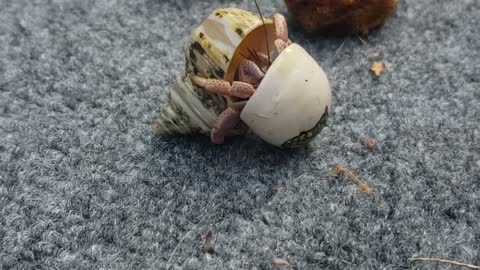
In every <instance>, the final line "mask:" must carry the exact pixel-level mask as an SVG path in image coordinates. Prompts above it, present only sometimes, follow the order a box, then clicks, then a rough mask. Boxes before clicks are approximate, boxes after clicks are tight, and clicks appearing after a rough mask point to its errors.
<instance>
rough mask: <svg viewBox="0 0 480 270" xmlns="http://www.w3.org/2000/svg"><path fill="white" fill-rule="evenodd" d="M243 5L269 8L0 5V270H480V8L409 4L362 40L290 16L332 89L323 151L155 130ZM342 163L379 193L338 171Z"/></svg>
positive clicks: (268, 10) (319, 143) (428, 0)
mask: <svg viewBox="0 0 480 270" xmlns="http://www.w3.org/2000/svg"><path fill="white" fill-rule="evenodd" d="M260 4H261V6H262V7H263V10H264V13H265V14H266V15H271V14H272V13H273V12H275V11H280V12H283V13H286V9H285V6H284V4H283V3H282V2H281V1H276V2H274V3H272V2H270V1H260ZM227 6H235V7H241V8H245V9H250V10H252V11H254V5H253V4H252V1H250V0H243V1H241V3H235V2H233V1H208V2H207V1H191V2H190V1H186V0H184V1H173V0H171V1H160V0H158V1H155V0H140V1H127V0H111V1H93V0H87V1H84V0H78V1H62V0H51V1H50V0H49V1H47V0H46V1H40V0H33V1H29V0H18V1H17V0H15V1H13V0H12V1H9V0H1V1H0V206H1V217H0V241H1V243H0V268H1V269H42V268H45V269H46V268H55V269H67V268H76V269H99V268H104V269H165V268H169V269H202V268H203V269H269V268H270V267H271V264H270V260H271V258H272V256H278V257H280V258H284V259H286V260H288V261H289V262H290V264H291V265H292V268H294V269H409V268H412V267H417V266H418V267H419V268H421V269H453V268H448V267H447V266H446V265H441V267H442V268H440V266H439V265H437V264H432V263H413V262H411V261H410V260H409V259H410V258H411V257H415V256H430V257H441V258H447V259H453V260H458V261H464V262H469V263H474V264H480V225H479V220H480V146H479V143H480V128H479V122H480V114H479V112H480V103H479V99H480V60H479V57H480V54H479V50H480V28H479V26H478V18H479V17H480V2H479V1H476V0H462V1H437V0H424V1H415V0H406V1H401V3H400V7H399V10H398V12H397V14H396V15H395V16H394V17H393V18H392V20H391V21H390V23H389V24H388V25H387V26H386V27H384V28H382V29H380V30H378V31H374V32H373V33H371V34H370V35H369V36H368V38H365V37H363V38H362V39H363V41H364V42H362V41H361V39H360V38H359V37H358V36H350V37H332V36H321V35H306V34H304V33H303V32H302V31H301V29H300V28H299V27H298V25H296V24H294V23H293V22H292V20H291V18H290V17H287V18H288V19H289V22H290V30H291V38H292V39H293V40H295V41H297V42H298V43H300V44H302V45H303V46H304V47H305V48H306V49H307V50H308V51H309V52H310V53H311V54H312V55H313V56H314V58H316V59H317V60H318V61H319V62H320V63H321V65H322V67H323V68H324V70H325V71H326V73H327V75H328V77H329V79H330V81H331V86H332V89H333V96H334V114H333V115H332V117H331V120H330V126H329V127H328V128H326V129H325V130H324V131H323V132H322V133H321V136H320V137H319V138H317V139H316V140H315V141H314V143H313V144H312V145H311V147H308V148H305V149H300V150H296V151H283V150H278V149H275V148H272V147H270V146H268V145H266V144H264V143H262V142H261V141H260V140H259V139H257V138H255V137H254V136H251V135H249V136H247V137H246V138H244V139H237V140H234V141H231V142H229V143H227V144H226V145H223V146H214V145H211V144H209V139H208V138H207V137H206V136H190V137H167V138H154V137H153V136H152V132H151V124H152V122H153V120H154V118H155V117H156V115H157V113H158V112H159V108H160V105H161V102H162V101H163V100H164V99H165V94H166V91H167V89H168V86H169V85H170V84H171V82H172V81H173V79H174V78H175V77H176V76H178V75H179V74H180V73H181V72H182V70H183V68H184V53H183V50H182V48H183V44H184V42H185V41H186V39H187V38H188V35H189V32H190V30H191V29H192V28H193V27H194V26H195V25H196V24H198V23H199V22H201V20H202V19H203V18H204V17H205V16H207V15H208V14H209V13H210V12H211V11H212V10H213V9H214V8H217V7H227ZM342 43H343V46H341V44H342ZM339 48H340V49H339ZM374 51H380V52H381V54H382V57H383V62H384V63H385V64H386V66H387V71H386V73H385V74H384V75H382V76H381V77H380V78H378V79H377V78H375V76H374V75H373V74H372V73H371V72H370V71H369V70H368V68H369V61H368V60H367V55H368V54H369V53H371V52H374ZM362 139H376V140H378V141H379V142H380V143H381V147H380V150H377V151H369V150H368V149H367V148H366V147H365V146H363V145H362V144H361V140H362ZM337 164H341V165H343V166H345V167H347V168H351V169H353V170H354V172H355V173H356V174H357V175H358V176H359V177H360V179H362V180H363V181H365V182H366V183H368V184H369V185H370V186H371V187H373V188H374V193H373V194H367V193H365V192H363V191H362V190H360V189H359V187H358V186H357V185H355V184H354V183H353V182H352V181H351V180H349V179H348V178H347V177H340V178H335V177H332V176H331V175H330V174H331V171H332V169H333V168H334V166H335V165H337ZM280 179H283V180H285V182H286V187H285V188H280V189H274V188H273V186H274V184H275V183H276V182H277V181H278V180H280ZM209 227H211V228H212V231H213V235H214V243H213V249H214V252H213V253H205V252H204V251H203V249H202V244H203V238H204V236H205V234H206V233H207V231H208V228H209Z"/></svg>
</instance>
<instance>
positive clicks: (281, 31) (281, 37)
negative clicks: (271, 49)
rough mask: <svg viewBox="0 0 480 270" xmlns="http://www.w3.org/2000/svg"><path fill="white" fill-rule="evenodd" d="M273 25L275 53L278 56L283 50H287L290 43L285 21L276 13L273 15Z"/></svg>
mask: <svg viewBox="0 0 480 270" xmlns="http://www.w3.org/2000/svg"><path fill="white" fill-rule="evenodd" d="M273 23H274V24H275V35H276V36H277V39H276V40H275V41H274V42H275V48H276V49H277V53H278V54H280V53H281V52H282V51H283V50H285V48H287V47H288V46H289V45H290V44H292V41H291V40H290V39H288V27H287V20H285V17H284V16H283V15H282V14H279V13H276V14H275V15H273Z"/></svg>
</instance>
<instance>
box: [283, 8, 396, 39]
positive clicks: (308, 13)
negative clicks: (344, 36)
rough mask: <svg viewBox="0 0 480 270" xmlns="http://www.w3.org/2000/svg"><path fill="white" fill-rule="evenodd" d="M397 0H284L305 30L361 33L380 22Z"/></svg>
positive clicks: (388, 14) (380, 23)
mask: <svg viewBox="0 0 480 270" xmlns="http://www.w3.org/2000/svg"><path fill="white" fill-rule="evenodd" d="M397 2H398V0H285V3H286V4H287V7H288V10H289V12H290V13H291V14H292V15H293V16H294V17H295V18H296V19H297V21H298V22H299V23H300V24H301V25H302V27H303V28H304V29H305V30H306V31H308V32H316V31H320V32H330V33H362V34H366V33H368V31H369V30H371V29H373V28H376V27H379V26H382V25H384V24H385V22H386V21H387V19H388V17H389V16H390V15H391V14H392V13H393V11H394V10H395V8H396V7H397Z"/></svg>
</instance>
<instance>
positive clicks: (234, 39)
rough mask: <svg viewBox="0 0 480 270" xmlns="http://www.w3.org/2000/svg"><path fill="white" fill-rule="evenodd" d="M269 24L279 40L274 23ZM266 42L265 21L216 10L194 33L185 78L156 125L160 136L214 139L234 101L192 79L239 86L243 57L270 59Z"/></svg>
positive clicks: (176, 86)
mask: <svg viewBox="0 0 480 270" xmlns="http://www.w3.org/2000/svg"><path fill="white" fill-rule="evenodd" d="M264 21H265V25H266V27H268V29H269V31H268V32H269V34H271V35H273V34H274V31H272V30H273V23H272V20H271V19H268V18H264ZM260 39H261V40H264V39H265V32H264V28H263V23H262V18H261V17H260V16H259V15H257V14H255V13H252V12H249V11H244V10H241V9H236V8H222V9H217V10H214V11H213V12H212V13H211V14H210V15H209V16H208V17H207V18H206V19H205V21H204V22H203V23H202V24H201V25H200V26H198V27H197V28H195V29H194V30H193V31H192V35H191V37H190V40H189V42H188V43H187V45H186V48H185V54H186V69H185V74H183V75H182V76H180V77H179V78H178V79H177V80H176V81H175V83H174V84H173V86H172V88H171V89H169V92H168V94H167V100H166V103H165V104H164V105H162V107H161V109H160V114H159V117H158V118H157V119H156V120H155V123H154V132H155V134H156V135H163V134H188V133H208V132H209V131H210V130H211V128H212V126H213V124H214V123H215V119H216V118H217V116H218V115H219V114H220V113H221V112H222V111H223V110H224V109H225V108H226V107H227V105H228V103H229V100H228V99H227V98H225V97H224V96H221V95H218V94H213V93H208V92H206V91H205V90H203V89H201V88H199V87H197V86H195V85H193V84H192V82H191V80H190V76H192V75H197V76H201V77H205V78H218V79H225V80H228V81H230V82H231V81H233V80H234V77H235V71H236V69H237V67H238V65H239V63H240V61H241V60H242V59H243V56H242V55H246V54H247V55H248V54H249V52H250V50H251V49H254V50H255V51H261V52H265V53H267V49H266V46H265V45H266V44H264V42H258V41H259V40H260ZM270 40H273V36H272V37H270ZM272 47H273V46H272Z"/></svg>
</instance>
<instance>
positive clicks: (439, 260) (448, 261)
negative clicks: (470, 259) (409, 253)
mask: <svg viewBox="0 0 480 270" xmlns="http://www.w3.org/2000/svg"><path fill="white" fill-rule="evenodd" d="M412 260H414V261H424V262H438V263H449V264H452V265H456V266H463V267H467V268H470V269H480V266H477V265H473V264H468V263H461V262H456V261H450V260H445V259H437V258H412Z"/></svg>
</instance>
